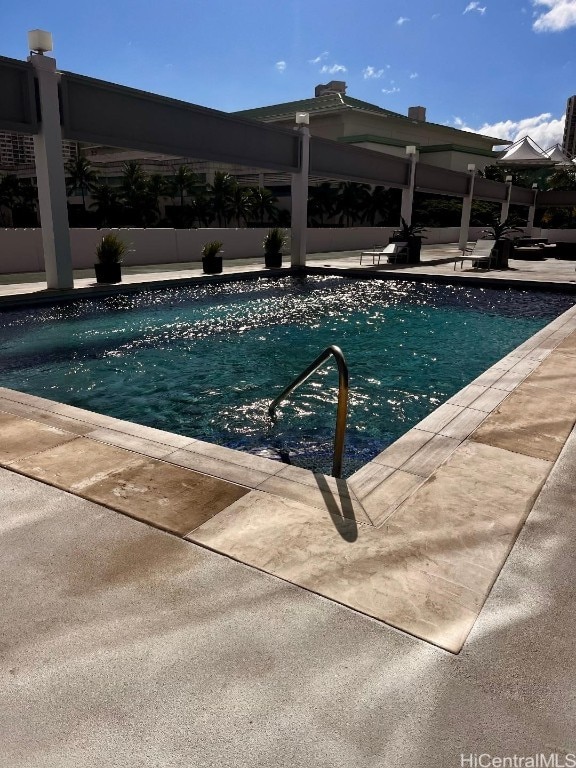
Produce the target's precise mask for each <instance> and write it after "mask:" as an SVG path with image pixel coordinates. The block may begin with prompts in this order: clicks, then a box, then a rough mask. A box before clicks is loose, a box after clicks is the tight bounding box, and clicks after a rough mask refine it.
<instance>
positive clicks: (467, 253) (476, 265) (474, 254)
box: [454, 240, 496, 269]
mask: <svg viewBox="0 0 576 768" xmlns="http://www.w3.org/2000/svg"><path fill="white" fill-rule="evenodd" d="M495 245H496V240H477V241H476V242H475V243H474V245H473V246H472V248H464V250H463V251H462V255H461V256H456V258H455V259H454V269H456V264H457V263H458V262H460V269H464V267H463V264H464V262H465V261H471V262H472V268H473V269H480V268H481V267H482V268H488V269H490V266H491V264H492V252H493V250H494V246H495Z"/></svg>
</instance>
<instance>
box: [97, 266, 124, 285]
mask: <svg viewBox="0 0 576 768" xmlns="http://www.w3.org/2000/svg"><path fill="white" fill-rule="evenodd" d="M94 271H95V272H96V282H97V283H121V282H122V266H121V264H118V263H112V264H101V263H100V262H97V263H96V264H94Z"/></svg>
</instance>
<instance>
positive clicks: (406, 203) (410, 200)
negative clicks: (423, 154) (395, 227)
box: [400, 146, 418, 224]
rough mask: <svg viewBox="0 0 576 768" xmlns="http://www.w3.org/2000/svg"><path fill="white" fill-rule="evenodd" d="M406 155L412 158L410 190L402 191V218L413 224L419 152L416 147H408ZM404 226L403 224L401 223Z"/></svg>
mask: <svg viewBox="0 0 576 768" xmlns="http://www.w3.org/2000/svg"><path fill="white" fill-rule="evenodd" d="M406 154H407V155H408V157H409V158H410V180H409V186H408V189H403V190H402V201H401V203H400V218H401V219H404V221H405V222H406V223H407V224H412V208H413V206H414V181H415V179H416V163H417V162H418V150H417V148H416V147H415V146H408V147H406ZM400 224H402V222H400Z"/></svg>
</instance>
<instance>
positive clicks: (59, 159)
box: [28, 54, 74, 290]
mask: <svg viewBox="0 0 576 768" xmlns="http://www.w3.org/2000/svg"><path fill="white" fill-rule="evenodd" d="M28 61H29V62H30V63H31V64H32V66H33V67H34V72H35V75H36V78H37V80H38V90H39V93H40V110H41V122H40V126H39V133H38V134H36V135H35V136H34V156H35V159H36V178H37V179H38V203H39V207H40V223H41V226H42V245H43V248H44V268H45V270H46V282H47V284H48V288H50V289H59V290H62V289H68V288H73V287H74V276H73V272H72V251H71V248H70V229H69V227H68V206H67V198H66V179H65V176H64V157H63V155H62V130H61V128H60V105H59V100H58V82H59V80H60V75H59V74H58V73H57V72H56V61H55V60H54V59H52V58H50V57H48V56H43V55H42V54H32V55H31V56H30V57H29V58H28Z"/></svg>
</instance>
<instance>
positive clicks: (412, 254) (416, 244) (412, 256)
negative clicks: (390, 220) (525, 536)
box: [390, 235, 422, 264]
mask: <svg viewBox="0 0 576 768" xmlns="http://www.w3.org/2000/svg"><path fill="white" fill-rule="evenodd" d="M390 242H391V243H405V242H408V262H407V263H408V264H420V251H421V249H422V238H421V237H409V238H408V241H406V238H405V237H402V236H400V235H394V236H393V237H391V238H390ZM390 263H394V262H390Z"/></svg>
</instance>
